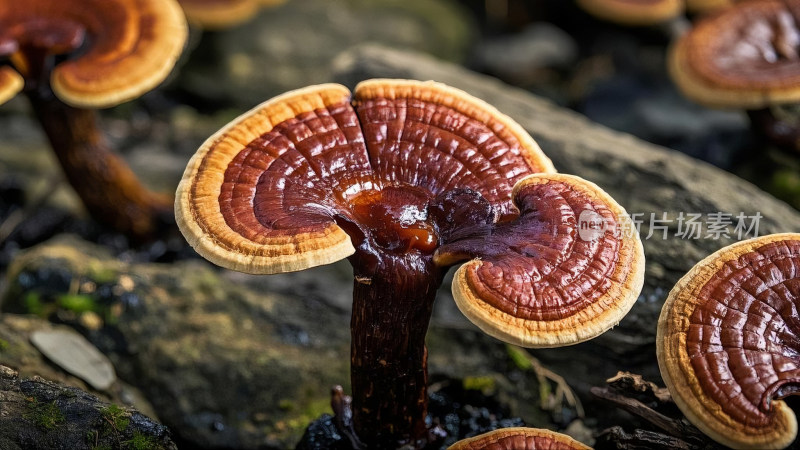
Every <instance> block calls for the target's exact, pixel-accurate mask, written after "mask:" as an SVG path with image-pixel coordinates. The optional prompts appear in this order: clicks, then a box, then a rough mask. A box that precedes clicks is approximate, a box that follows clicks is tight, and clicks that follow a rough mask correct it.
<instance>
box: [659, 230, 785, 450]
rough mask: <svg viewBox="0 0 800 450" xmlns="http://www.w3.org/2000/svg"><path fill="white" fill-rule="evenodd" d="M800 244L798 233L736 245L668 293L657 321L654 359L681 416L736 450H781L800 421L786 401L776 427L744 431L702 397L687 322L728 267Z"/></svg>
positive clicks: (706, 261) (777, 412) (701, 265)
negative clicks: (775, 247)
mask: <svg viewBox="0 0 800 450" xmlns="http://www.w3.org/2000/svg"><path fill="white" fill-rule="evenodd" d="M785 240H794V241H800V233H780V234H772V235H766V236H761V237H758V238H753V239H749V240H746V241H741V242H737V243H735V244H733V245H729V246H727V247H724V248H722V249H720V250H717V251H716V252H714V253H713V254H711V255H710V256H708V257H706V258H705V259H703V260H702V261H700V262H699V263H697V264H696V265H695V266H694V267H693V268H692V270H690V271H689V272H688V273H687V274H686V275H684V276H683V278H681V279H680V280H679V281H678V283H677V284H676V285H675V287H674V288H672V290H671V291H670V293H669V296H668V297H667V300H666V301H665V302H664V306H663V308H662V309H661V315H660V316H659V318H658V331H657V334H656V354H657V356H658V368H659V369H660V370H661V377H662V378H663V379H664V383H665V384H666V385H667V388H668V389H669V392H670V394H672V398H673V399H674V400H675V403H676V404H677V405H678V407H679V408H680V410H681V412H683V414H684V415H685V416H686V417H687V418H688V419H689V421H690V422H692V423H693V424H694V425H695V426H696V427H697V428H699V429H700V431H702V432H703V433H705V434H706V435H708V436H709V437H711V438H712V439H714V440H715V441H717V442H719V443H720V444H723V445H726V446H728V447H732V448H738V449H764V450H766V449H781V448H785V447H787V446H788V445H789V444H791V443H792V441H794V439H795V437H796V436H797V418H796V417H795V414H794V412H793V411H792V410H791V408H789V407H788V406H787V405H786V403H785V402H784V401H782V400H772V406H773V408H774V409H775V415H774V419H775V420H774V421H773V427H771V428H766V429H764V428H754V427H746V426H744V425H743V424H741V423H739V422H736V421H735V420H734V419H733V418H731V417H730V416H729V415H728V414H726V413H725V412H724V411H722V408H721V407H720V406H719V405H717V404H716V403H715V402H714V401H713V400H712V399H711V398H709V397H708V396H706V395H705V394H704V393H703V390H702V388H701V387H700V382H699V381H698V379H697V376H696V375H695V373H694V371H693V370H692V369H691V363H690V362H689V355H688V353H687V350H686V332H687V329H688V326H689V317H690V316H691V315H692V313H693V312H694V309H695V307H696V306H697V304H698V303H699V302H700V299H699V298H698V294H699V292H700V290H701V289H702V288H703V286H705V285H706V283H707V282H708V281H709V280H710V279H711V278H712V277H713V276H714V275H715V274H716V273H717V272H718V271H719V269H720V268H721V267H722V266H723V265H724V264H725V263H727V262H729V261H732V260H735V259H738V258H739V257H740V256H742V255H744V254H746V253H750V252H752V251H753V250H755V249H757V248H759V247H762V246H764V245H766V244H769V243H772V242H778V241H785Z"/></svg>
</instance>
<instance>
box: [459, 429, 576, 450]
mask: <svg viewBox="0 0 800 450" xmlns="http://www.w3.org/2000/svg"><path fill="white" fill-rule="evenodd" d="M589 449H590V447H588V446H586V445H584V444H582V443H580V442H578V441H576V440H575V439H572V438H571V437H569V436H567V435H566V434H561V433H556V432H555V431H550V430H544V429H539V428H523V427H517V428H500V429H497V430H494V431H490V432H488V433H484V434H481V435H480V436H475V437H471V438H467V439H463V440H460V441H458V442H456V443H455V444H453V445H451V446H450V447H448V448H447V450H589Z"/></svg>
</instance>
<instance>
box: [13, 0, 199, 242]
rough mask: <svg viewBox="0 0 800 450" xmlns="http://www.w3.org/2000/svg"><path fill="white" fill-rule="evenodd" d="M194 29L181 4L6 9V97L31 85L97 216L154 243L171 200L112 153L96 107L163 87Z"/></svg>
mask: <svg viewBox="0 0 800 450" xmlns="http://www.w3.org/2000/svg"><path fill="white" fill-rule="evenodd" d="M186 32H187V31H186V23H185V19H184V17H183V13H182V12H181V10H180V7H179V6H178V4H177V3H176V2H175V0H25V1H17V2H2V3H1V4H0V57H2V56H3V55H5V58H3V59H6V60H7V61H6V63H5V65H3V66H0V92H2V91H3V88H2V86H12V87H11V89H12V90H13V89H14V87H13V86H14V83H17V84H18V83H19V80H20V79H21V78H22V79H24V87H23V89H22V91H23V92H24V93H25V95H26V96H27V97H28V99H29V100H30V103H31V105H32V106H33V110H34V112H35V114H36V116H37V118H38V119H39V121H40V123H41V125H42V127H43V128H44V131H45V133H46V134H47V137H48V139H49V141H50V144H51V146H52V148H53V150H54V151H55V153H56V156H57V157H58V160H59V162H60V163H61V165H62V167H63V169H64V172H65V174H66V177H67V180H68V181H69V182H70V184H71V185H72V187H73V188H74V189H75V192H76V193H77V194H78V196H79V197H80V198H81V200H82V202H83V204H84V205H85V206H86V209H87V210H88V212H89V213H90V214H91V215H92V217H93V218H94V219H95V220H97V221H98V222H101V223H104V224H106V225H109V226H111V227H113V228H115V229H117V230H119V231H122V232H124V233H127V234H128V235H129V236H131V237H133V238H135V239H146V238H147V237H149V236H151V235H152V234H153V233H155V232H156V231H157V228H158V226H159V225H160V224H161V223H163V222H169V221H170V220H171V218H170V212H171V206H170V205H171V204H172V200H171V199H170V197H169V196H167V195H162V194H156V193H153V192H151V191H149V190H147V189H146V188H144V186H142V185H141V183H140V182H139V180H138V179H137V177H136V176H135V174H134V173H133V172H132V171H131V170H130V168H129V167H128V166H127V164H126V163H125V162H124V160H123V159H122V158H120V157H119V156H117V155H116V154H114V153H113V151H112V150H111V149H110V148H109V145H108V143H107V142H106V140H105V139H104V138H103V136H102V135H101V134H100V133H99V132H98V130H97V123H96V116H95V113H94V111H93V109H94V108H104V107H110V106H114V105H116V104H119V103H121V102H125V101H128V100H131V99H133V98H135V97H138V96H139V95H141V94H143V93H144V92H146V91H148V90H150V89H152V88H154V87H155V86H156V85H158V84H159V83H161V82H162V81H163V80H164V78H165V77H166V76H167V75H168V74H169V72H170V71H171V69H172V67H173V66H174V64H175V61H176V60H177V58H178V56H179V55H180V53H181V51H182V49H183V44H184V41H185V39H186ZM3 43H5V45H3ZM0 64H2V61H0ZM2 79H6V80H11V81H10V83H9V82H6V83H3V81H2ZM14 80H16V81H14ZM12 90H8V91H5V92H9V93H10V92H12Z"/></svg>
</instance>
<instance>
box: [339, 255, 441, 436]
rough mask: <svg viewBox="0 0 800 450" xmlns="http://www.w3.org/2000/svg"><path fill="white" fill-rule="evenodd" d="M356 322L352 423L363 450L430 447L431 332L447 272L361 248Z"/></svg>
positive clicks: (355, 260) (419, 259)
mask: <svg viewBox="0 0 800 450" xmlns="http://www.w3.org/2000/svg"><path fill="white" fill-rule="evenodd" d="M351 262H352V264H353V267H354V273H355V277H356V280H355V283H354V289H353V316H352V321H351V326H350V328H351V336H352V342H351V347H350V351H351V356H350V361H351V369H350V376H351V382H352V388H353V423H354V426H355V431H356V433H357V435H358V437H359V439H361V441H362V442H363V443H364V445H365V448H369V449H373V448H376V449H377V448H381V449H393V448H398V447H400V446H401V445H403V446H410V448H424V447H425V446H426V445H428V444H429V441H430V440H431V439H435V438H430V437H429V430H428V427H427V426H426V424H425V416H426V414H427V381H428V380H427V349H426V348H425V334H426V332H427V329H428V323H429V322H430V318H431V311H432V308H433V301H434V299H435V297H436V290H437V289H438V287H439V286H440V285H441V283H442V271H441V270H440V269H439V268H437V267H436V266H435V265H434V264H433V261H432V258H431V257H430V256H428V255H422V254H420V253H419V252H414V251H412V252H410V253H406V254H404V255H393V254H386V253H383V252H375V253H371V252H366V251H364V250H360V251H359V252H358V253H357V254H356V255H354V256H353V257H352V258H351Z"/></svg>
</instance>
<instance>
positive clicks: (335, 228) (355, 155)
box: [175, 80, 553, 273]
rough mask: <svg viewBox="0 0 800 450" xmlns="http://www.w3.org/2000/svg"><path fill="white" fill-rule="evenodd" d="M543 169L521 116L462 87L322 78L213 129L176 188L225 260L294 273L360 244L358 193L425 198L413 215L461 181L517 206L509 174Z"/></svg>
mask: <svg viewBox="0 0 800 450" xmlns="http://www.w3.org/2000/svg"><path fill="white" fill-rule="evenodd" d="M542 171H553V166H552V164H551V163H550V160H549V159H547V158H546V157H545V156H544V155H543V154H542V153H541V150H540V149H539V147H538V146H537V145H536V144H535V143H534V142H533V140H532V139H531V138H530V136H528V135H527V133H525V131H524V130H523V129H522V128H521V127H520V126H519V125H517V124H516V123H514V122H513V121H511V120H510V119H509V118H508V117H506V116H504V115H502V114H500V113H499V112H498V111H497V110H495V109H494V108H492V107H491V106H489V105H487V104H485V103H483V102H482V101H480V100H477V99H475V98H472V97H470V96H468V95H467V94H465V93H463V92H461V91H457V90H455V89H452V88H449V87H446V86H444V85H441V84H438V83H432V82H429V83H423V82H417V81H406V80H371V81H367V82H363V83H361V84H359V86H358V87H357V88H356V91H355V95H354V96H352V97H351V94H350V92H349V91H348V90H347V88H345V87H344V86H340V85H334V84H326V85H318V86H311V87H308V88H304V89H300V90H297V91H292V92H289V93H286V94H284V95H281V96H279V97H276V98H274V99H272V100H269V101H267V102H265V103H263V104H261V105H259V106H257V107H256V108H254V109H253V110H251V111H249V112H247V113H245V114H244V115H242V116H241V117H239V118H238V119H236V120H234V121H233V122H231V123H230V124H229V125H227V126H226V127H224V128H223V129H222V130H220V131H219V132H218V133H217V134H215V135H214V136H212V137H211V138H209V139H208V140H207V141H206V142H205V143H204V144H203V145H202V146H201V147H200V149H199V150H198V152H197V153H196V154H195V156H194V157H193V158H192V160H191V161H190V162H189V165H188V167H187V168H186V171H185V172H184V176H183V179H182V180H181V183H180V185H179V186H178V192H177V197H176V201H175V207H176V217H177V220H178V225H179V227H180V229H181V230H182V231H183V234H184V236H185V237H186V239H187V240H188V241H189V243H190V244H191V245H192V246H193V247H194V248H195V250H197V252H198V253H200V254H201V255H202V256H204V257H205V258H206V259H208V260H210V261H212V262H214V263H216V264H218V265H221V266H223V267H227V268H230V269H234V270H239V271H243V272H250V273H278V272H287V271H295V270H302V269H306V268H308V267H313V266H317V265H322V264H327V263H331V262H334V261H338V260H340V259H343V258H346V257H347V256H349V255H351V254H353V252H354V251H355V246H357V245H358V243H357V242H353V240H351V237H350V236H348V233H347V232H346V230H345V229H343V226H344V227H350V224H351V223H354V222H358V217H356V216H359V215H360V216H362V217H364V216H369V215H370V213H369V212H368V211H361V212H359V210H358V208H357V204H358V201H357V199H358V198H360V199H361V201H362V203H364V204H365V207H366V206H367V205H368V204H369V197H370V195H373V196H374V195H377V193H379V192H383V188H384V187H386V186H398V187H399V188H398V190H396V191H397V192H399V193H398V195H400V196H407V197H409V201H411V202H412V203H413V202H414V201H418V202H421V203H422V205H420V206H419V208H418V209H417V210H416V212H415V210H412V209H407V210H404V211H407V214H408V215H409V217H408V220H407V222H414V220H413V217H412V216H414V214H417V215H422V211H419V209H424V203H425V202H427V200H428V197H431V196H433V195H437V194H439V193H441V192H443V191H446V190H448V189H451V188H453V187H469V188H471V189H474V190H476V191H478V192H481V193H482V194H483V195H484V196H485V197H486V198H487V199H489V200H490V201H491V202H492V203H493V204H496V205H498V207H499V208H500V209H501V210H503V211H507V212H508V211H511V209H512V205H511V198H510V197H511V196H510V193H511V189H512V186H513V183H514V182H515V181H517V180H519V179H521V178H522V177H524V176H526V175H529V174H531V173H535V172H542ZM407 186H412V188H409V189H403V188H404V187H407ZM401 191H403V192H401ZM420 196H422V197H420ZM362 209H363V208H362ZM367 209H368V208H367ZM385 213H386V214H390V213H391V211H385ZM400 213H401V214H402V213H403V211H400ZM340 225H341V226H340ZM397 228H398V230H401V231H402V224H401V225H399V226H398V227H397ZM353 232H356V230H353ZM367 232H368V231H367ZM359 233H361V232H360V231H359ZM356 234H357V233H356Z"/></svg>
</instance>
